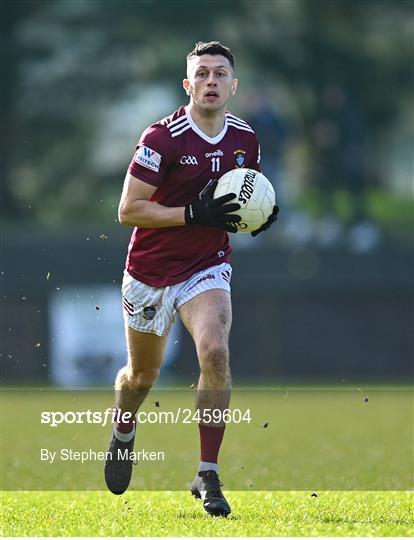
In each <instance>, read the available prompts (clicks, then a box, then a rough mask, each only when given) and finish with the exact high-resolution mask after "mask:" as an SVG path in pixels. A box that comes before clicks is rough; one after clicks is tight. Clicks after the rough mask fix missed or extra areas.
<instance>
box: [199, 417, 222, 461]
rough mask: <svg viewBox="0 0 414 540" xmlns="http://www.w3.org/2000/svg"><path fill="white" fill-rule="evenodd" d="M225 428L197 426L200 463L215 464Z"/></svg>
mask: <svg viewBox="0 0 414 540" xmlns="http://www.w3.org/2000/svg"><path fill="white" fill-rule="evenodd" d="M225 428H226V426H220V427H211V426H204V425H202V424H198V430H199V432H200V448H201V457H200V459H201V461H209V462H210V463H217V458H218V454H219V450H220V446H221V442H222V440H223V436H224V430H225Z"/></svg>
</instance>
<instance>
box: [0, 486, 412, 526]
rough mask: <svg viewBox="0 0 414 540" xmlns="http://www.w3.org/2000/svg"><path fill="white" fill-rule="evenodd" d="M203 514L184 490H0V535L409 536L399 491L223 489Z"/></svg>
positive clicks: (405, 497) (406, 505)
mask: <svg viewBox="0 0 414 540" xmlns="http://www.w3.org/2000/svg"><path fill="white" fill-rule="evenodd" d="M227 495H228V500H229V502H230V504H231V505H232V508H233V512H232V514H231V515H230V516H229V518H228V519H223V518H211V517H210V516H208V515H207V514H205V513H204V512H203V510H202V509H201V505H200V504H199V501H195V500H193V499H192V498H191V497H190V495H189V494H188V493H185V492H130V493H126V494H124V495H122V496H121V497H115V496H113V495H111V494H109V493H106V492H101V491H98V492H93V493H92V492H4V493H3V495H2V499H3V501H2V502H3V520H2V521H3V531H2V534H3V535H5V536H412V535H413V534H414V527H413V515H412V505H413V502H414V501H413V494H412V493H407V492H320V493H318V497H311V493H310V492H251V493H247V492H228V493H227Z"/></svg>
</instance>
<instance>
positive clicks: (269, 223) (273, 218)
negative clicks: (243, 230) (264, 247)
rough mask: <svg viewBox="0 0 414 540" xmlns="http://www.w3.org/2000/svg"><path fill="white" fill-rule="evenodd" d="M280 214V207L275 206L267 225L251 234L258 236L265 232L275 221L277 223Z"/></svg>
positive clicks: (264, 224)
mask: <svg viewBox="0 0 414 540" xmlns="http://www.w3.org/2000/svg"><path fill="white" fill-rule="evenodd" d="M278 213H279V207H278V206H274V207H273V212H272V213H271V214H270V216H269V218H268V220H267V221H266V223H263V225H262V226H261V227H260V228H259V229H256V230H255V231H253V232H252V233H251V235H252V236H257V235H258V234H259V233H261V232H263V231H265V230H266V229H268V228H269V227H270V226H271V225H272V223H274V222H275V221H277V214H278Z"/></svg>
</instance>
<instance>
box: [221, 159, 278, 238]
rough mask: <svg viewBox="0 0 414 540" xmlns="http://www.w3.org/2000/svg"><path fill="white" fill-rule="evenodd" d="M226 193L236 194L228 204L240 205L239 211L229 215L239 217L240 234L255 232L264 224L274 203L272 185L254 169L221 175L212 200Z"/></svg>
mask: <svg viewBox="0 0 414 540" xmlns="http://www.w3.org/2000/svg"><path fill="white" fill-rule="evenodd" d="M227 193H235V194H236V197H235V198H234V199H232V200H231V201H229V203H233V202H234V203H239V204H240V210H236V211H234V212H231V213H232V214H237V215H239V216H240V217H241V221H239V223H236V225H237V228H238V232H241V233H247V232H251V231H255V230H256V229H258V228H259V227H261V226H262V225H263V223H266V221H267V220H268V218H269V216H270V214H271V213H272V212H273V207H274V205H275V203H276V196H275V191H274V189H273V186H272V184H271V183H270V182H269V180H268V179H267V178H266V176H265V175H264V174H262V173H259V172H257V171H255V170H254V169H233V170H231V171H229V172H228V173H226V174H223V176H222V177H221V178H220V179H219V181H218V183H217V187H216V189H215V191H214V199H217V198H218V197H221V196H222V195H226V194H227Z"/></svg>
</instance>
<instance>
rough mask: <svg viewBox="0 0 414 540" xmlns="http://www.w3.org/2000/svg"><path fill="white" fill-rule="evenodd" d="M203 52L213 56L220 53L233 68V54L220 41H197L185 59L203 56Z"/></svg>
mask: <svg viewBox="0 0 414 540" xmlns="http://www.w3.org/2000/svg"><path fill="white" fill-rule="evenodd" d="M203 54H211V55H213V56H214V55H215V54H220V55H221V56H224V57H225V58H227V60H228V61H229V62H230V65H231V67H232V69H233V70H234V56H233V54H232V52H231V50H230V49H229V48H228V47H225V46H224V45H223V44H222V43H220V41H208V42H205V41H199V42H198V43H196V44H195V47H194V49H193V50H192V51H191V52H189V53H188V54H187V60H190V59H191V58H192V57H193V56H203Z"/></svg>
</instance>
